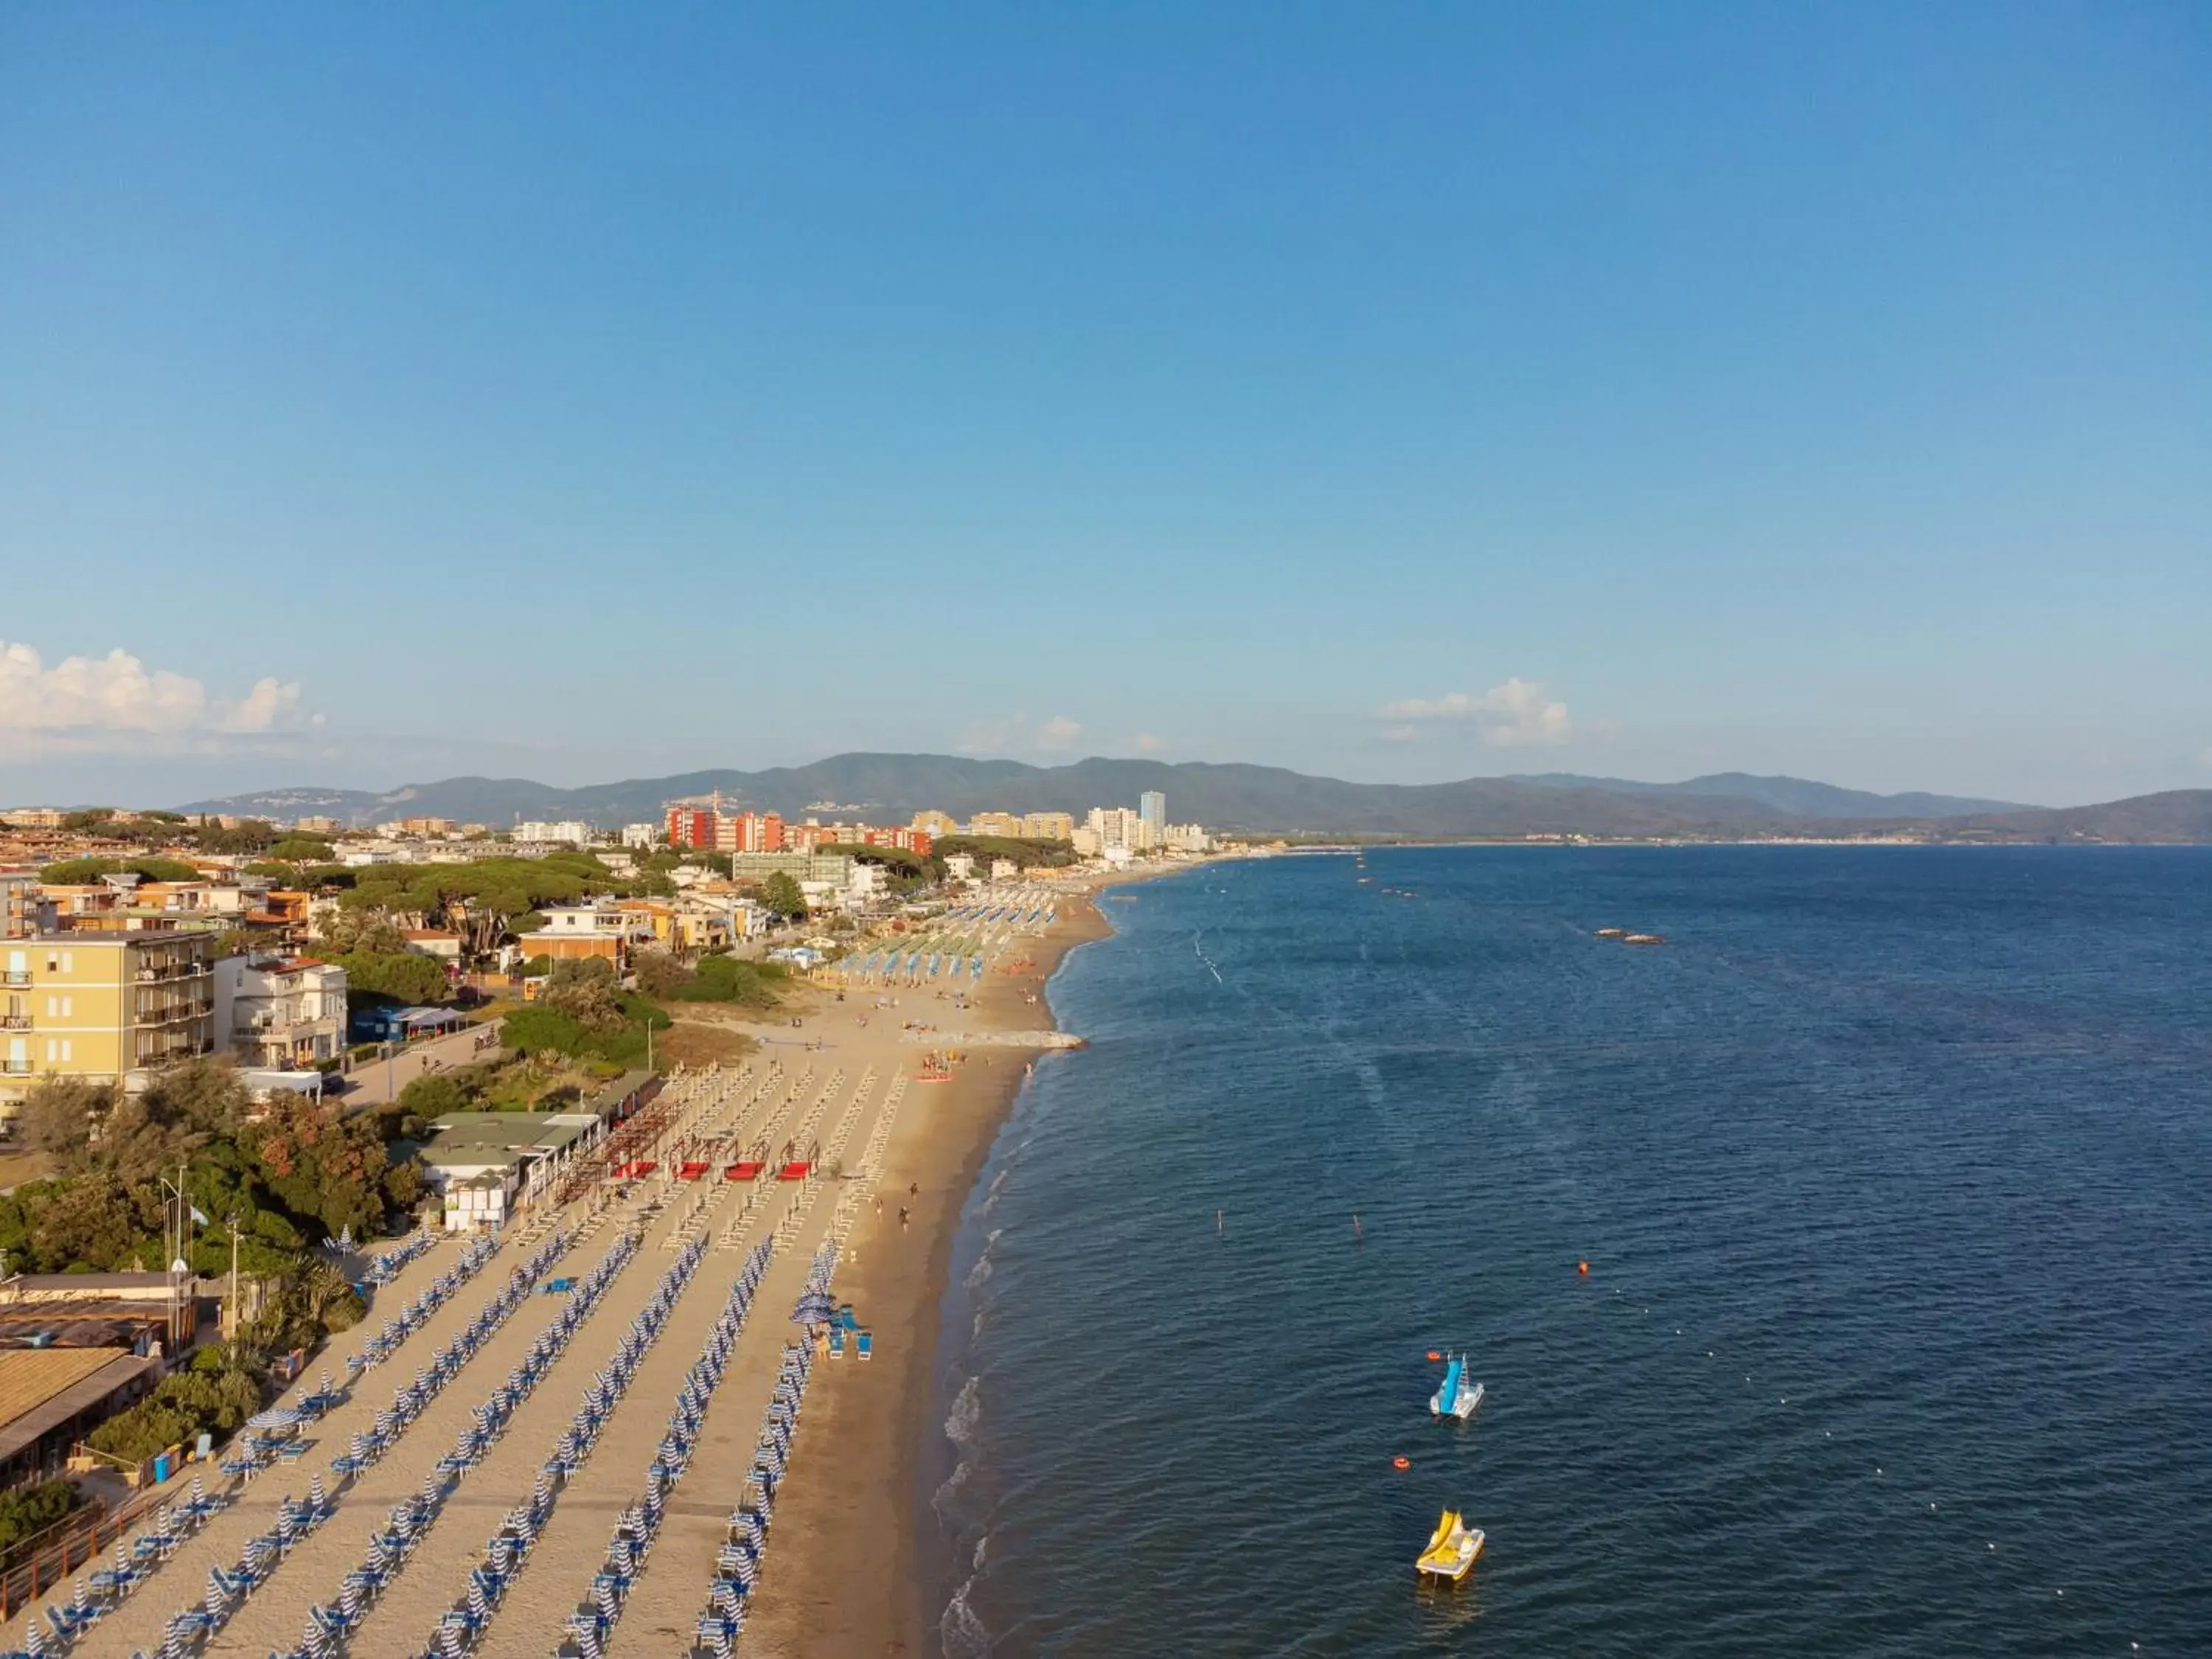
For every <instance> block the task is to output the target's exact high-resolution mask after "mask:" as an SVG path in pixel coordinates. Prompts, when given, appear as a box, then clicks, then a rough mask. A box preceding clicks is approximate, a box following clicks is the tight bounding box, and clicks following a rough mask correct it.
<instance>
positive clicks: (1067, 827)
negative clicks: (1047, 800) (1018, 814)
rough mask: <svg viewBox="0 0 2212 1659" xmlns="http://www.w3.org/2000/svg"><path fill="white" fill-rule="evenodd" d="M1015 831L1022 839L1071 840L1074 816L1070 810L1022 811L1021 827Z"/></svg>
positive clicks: (1073, 830) (1073, 829)
mask: <svg viewBox="0 0 2212 1659" xmlns="http://www.w3.org/2000/svg"><path fill="white" fill-rule="evenodd" d="M1016 833H1017V834H1018V835H1019V836H1021V837H1022V838H1023V839H1024V841H1068V840H1072V839H1073V836H1074V835H1075V817H1074V815H1073V813H1070V812H1024V813H1023V814H1022V827H1021V828H1020V829H1019V830H1018V831H1016Z"/></svg>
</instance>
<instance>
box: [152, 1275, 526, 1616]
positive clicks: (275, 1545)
mask: <svg viewBox="0 0 2212 1659" xmlns="http://www.w3.org/2000/svg"><path fill="white" fill-rule="evenodd" d="M479 1243H484V1244H486V1245H487V1246H489V1247H490V1248H495V1245H492V1243H491V1241H479ZM566 1249H568V1238H567V1236H566V1235H565V1234H559V1235H556V1236H555V1237H552V1238H550V1239H548V1240H547V1241H546V1242H545V1243H544V1244H543V1245H541V1246H539V1247H538V1250H537V1251H536V1252H535V1253H534V1254H533V1255H531V1256H530V1257H529V1259H528V1260H526V1261H524V1262H523V1263H521V1265H520V1266H519V1267H516V1268H514V1270H513V1272H512V1273H509V1274H508V1275H507V1283H506V1285H503V1286H502V1287H501V1291H500V1293H499V1294H498V1296H496V1297H494V1298H493V1299H492V1300H491V1301H490V1302H489V1303H487V1304H485V1305H484V1306H483V1308H482V1309H480V1310H478V1311H477V1316H476V1317H475V1318H474V1319H472V1320H471V1321H470V1322H469V1323H468V1324H467V1326H466V1327H465V1328H463V1329H462V1330H461V1331H460V1332H459V1334H457V1335H455V1336H454V1337H453V1340H451V1341H449V1342H447V1343H446V1344H445V1345H444V1346H441V1347H440V1348H439V1349H438V1350H437V1351H436V1352H435V1353H434V1354H433V1355H432V1356H431V1358H430V1363H429V1364H428V1365H427V1366H418V1367H417V1368H416V1372H415V1376H414V1379H413V1381H411V1382H410V1383H403V1384H402V1385H400V1386H399V1387H398V1388H397V1389H393V1390H392V1403H391V1405H390V1406H388V1407H386V1408H385V1409H384V1410H382V1411H380V1412H379V1413H377V1414H376V1417H375V1419H374V1425H373V1426H372V1427H371V1428H370V1429H369V1430H368V1431H365V1432H362V1433H359V1434H356V1435H355V1436H354V1437H353V1440H352V1443H351V1444H350V1446H349V1449H347V1450H346V1451H345V1452H343V1453H342V1454H340V1455H338V1456H337V1457H334V1458H332V1459H331V1471H332V1472H333V1473H334V1474H337V1476H338V1478H339V1479H340V1480H342V1481H343V1482H345V1483H346V1484H347V1485H350V1484H351V1483H352V1481H353V1480H356V1478H358V1477H359V1475H360V1474H362V1471H363V1470H365V1469H367V1468H368V1467H369V1466H370V1465H371V1464H373V1463H374V1462H376V1461H377V1460H378V1459H380V1458H381V1457H382V1456H383V1455H385V1453H386V1452H387V1451H389V1450H390V1449H392V1446H393V1445H395V1444H397V1443H398V1440H399V1438H400V1437H401V1436H402V1435H404V1434H405V1433H406V1432H407V1431H408V1429H409V1428H410V1426H412V1425H413V1424H414V1423H415V1421H416V1419H417V1418H419V1417H421V1415H422V1413H423V1411H424V1410H425V1409H426V1408H427V1407H428V1405H429V1403H430V1401H433V1400H434V1399H435V1398H436V1397H437V1395H438V1394H439V1393H440V1391H441V1390H442V1389H444V1388H445V1387H446V1385H447V1383H450V1382H452V1381H453V1378H454V1377H455V1376H459V1374H460V1370H461V1368H462V1366H464V1365H465V1364H467V1363H468V1362H469V1360H470V1359H471V1358H473V1357H474V1356H475V1354H476V1352H477V1350H478V1349H479V1348H481V1347H482V1346H483V1345H484V1343H485V1342H487V1341H488V1340H490V1338H491V1335H492V1334H493V1333H494V1332H495V1331H496V1330H498V1329H499V1328H500V1327H501V1325H503V1324H505V1323H506V1322H507V1319H508V1318H509V1317H511V1316H513V1312H514V1310H516V1309H517V1308H519V1307H520V1306H521V1305H522V1304H523V1303H524V1302H525V1301H526V1300H527V1299H528V1297H529V1295H530V1289H531V1286H532V1285H534V1284H535V1283H536V1282H537V1280H538V1278H539V1277H540V1276H541V1275H542V1274H543V1273H544V1272H545V1270H546V1269H547V1268H548V1267H551V1266H552V1265H553V1263H554V1262H555V1261H558V1260H559V1259H560V1256H561V1254H562V1251H564V1250H566ZM489 1254H490V1249H489V1248H487V1249H484V1250H483V1251H482V1252H481V1253H477V1252H476V1251H474V1249H473V1248H472V1249H471V1252H470V1253H469V1254H467V1255H464V1258H463V1261H464V1262H465V1264H466V1267H467V1271H468V1273H474V1272H475V1271H476V1270H477V1268H478V1267H482V1266H483V1262H484V1261H486V1260H488V1259H489ZM457 1273H460V1267H458V1266H457V1267H455V1268H454V1269H453V1270H450V1271H449V1272H448V1273H446V1274H444V1275H441V1278H440V1279H439V1283H438V1285H437V1286H434V1287H433V1288H434V1289H438V1288H440V1287H442V1289H441V1293H440V1296H439V1298H438V1299H439V1301H440V1302H443V1301H445V1300H447V1299H448V1298H449V1297H451V1296H452V1295H453V1292H454V1291H458V1290H459V1287H460V1285H459V1279H455V1274H457ZM461 1276H462V1277H465V1276H466V1275H465V1274H462V1275H461ZM447 1279H454V1282H453V1284H451V1285H447V1283H446V1281H447ZM425 1317H427V1315H425ZM417 1323H418V1324H419V1323H420V1321H419V1320H418V1321H417ZM440 1480H442V1477H434V1478H433V1480H431V1481H426V1482H425V1483H424V1491H423V1492H422V1493H421V1494H420V1495H418V1496H416V1497H414V1498H409V1499H408V1500H407V1501H406V1502H405V1503H404V1504H398V1505H396V1506H395V1507H394V1508H393V1509H392V1511H391V1514H390V1516H389V1517H388V1519H387V1522H386V1527H385V1528H384V1529H383V1530H382V1531H381V1532H380V1533H379V1534H377V1535H376V1537H375V1539H374V1540H373V1541H371V1544H370V1553H369V1570H368V1571H369V1573H370V1575H371V1576H370V1577H367V1578H362V1579H361V1581H360V1582H356V1577H357V1576H356V1575H349V1577H348V1580H347V1586H346V1590H345V1592H344V1594H343V1595H342V1596H341V1598H340V1603H339V1607H337V1608H335V1609H333V1608H325V1607H315V1608H313V1609H311V1615H312V1616H311V1617H310V1619H309V1620H308V1630H309V1634H308V1636H307V1638H305V1639H304V1640H303V1641H302V1643H301V1646H300V1648H299V1649H298V1650H296V1651H298V1652H300V1653H302V1654H305V1655H307V1656H309V1659H327V1656H328V1655H329V1654H330V1653H331V1650H333V1648H334V1647H335V1646H336V1644H337V1641H338V1639H339V1638H341V1637H342V1636H343V1633H344V1632H345V1631H346V1630H347V1629H349V1628H350V1626H351V1622H352V1621H353V1620H356V1619H358V1617H359V1616H360V1609H361V1607H362V1601H363V1598H364V1596H365V1595H367V1594H368V1593H369V1592H370V1591H371V1590H372V1589H374V1588H376V1587H377V1586H379V1585H380V1583H381V1578H380V1577H375V1576H374V1575H376V1574H380V1573H384V1572H388V1571H390V1566H391V1563H392V1560H393V1559H400V1560H404V1559H405V1555H406V1553H407V1551H409V1550H410V1549H412V1548H413V1546H414V1540H415V1538H416V1535H417V1534H418V1533H419V1532H420V1530H421V1528H422V1526H423V1525H424V1524H425V1521H424V1516H425V1514H426V1512H427V1510H428V1509H429V1508H430V1507H432V1506H435V1503H436V1501H437V1498H438V1494H437V1493H436V1492H435V1491H434V1486H435V1484H436V1483H437V1482H438V1481H440ZM341 1490H343V1488H341ZM336 1510H337V1503H336V1500H335V1499H334V1498H331V1497H328V1496H326V1495H325V1492H324V1489H323V1478H322V1476H321V1475H319V1474H318V1475H316V1476H315V1477H313V1480H311V1481H310V1482H309V1483H308V1487H307V1498H306V1499H305V1500H300V1499H295V1498H283V1499H281V1500H279V1502H278V1504H277V1511H276V1525H275V1526H274V1527H272V1528H270V1530H269V1531H267V1532H265V1533H262V1534H258V1535H257V1536H255V1537H253V1538H251V1539H248V1540H247V1541H246V1547H245V1549H244V1551H243V1552H242V1553H241V1554H240V1558H239V1559H238V1562H237V1564H236V1565H234V1567H232V1568H229V1569H228V1570H226V1569H224V1568H222V1567H212V1568H210V1569H209V1572H208V1586H207V1593H206V1595H205V1596H204V1599H203V1601H202V1602H201V1605H200V1606H199V1607H196V1608H194V1607H187V1608H185V1609H184V1610H182V1611H181V1612H179V1613H178V1614H177V1615H176V1617H175V1618H173V1619H172V1620H170V1621H169V1626H168V1630H167V1636H166V1638H164V1641H163V1644H162V1647H161V1659H185V1655H186V1654H187V1653H188V1652H189V1651H190V1650H191V1644H192V1643H193V1642H194V1641H196V1640H198V1639H200V1638H205V1637H210V1636H212V1635H214V1634H215V1633H216V1632H218V1631H220V1630H222V1627H223V1626H224V1625H226V1624H227V1623H228V1622H229V1620H230V1618H231V1616H232V1615H233V1614H234V1613H236V1612H237V1611H238V1609H239V1607H241V1606H242V1605H243V1604H244V1603H245V1601H246V1598H247V1597H248V1596H250V1595H252V1593H253V1592H254V1591H255V1590H256V1589H259V1588H260V1587H261V1586H262V1585H263V1584H264V1583H267V1582H268V1581H269V1579H270V1577H273V1576H274V1575H275V1573H276V1570H277V1568H279V1567H280V1566H282V1565H283V1563H284V1561H285V1559H286V1558H287V1557H288V1556H289V1554H290V1553H291V1551H292V1550H293V1548H294V1547H295V1546H296V1545H298V1544H299V1543H300V1542H301V1541H302V1540H303V1539H305V1538H306V1537H307V1534H309V1533H311V1532H313V1530H314V1529H315V1528H317V1527H319V1526H320V1525H321V1524H322V1523H323V1522H325V1521H327V1520H328V1519H329V1518H330V1517H331V1515H332V1514H333V1513H334V1512H335V1511H336Z"/></svg>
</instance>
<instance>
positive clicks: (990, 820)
mask: <svg viewBox="0 0 2212 1659" xmlns="http://www.w3.org/2000/svg"><path fill="white" fill-rule="evenodd" d="M968 833H969V835H971V836H1018V835H1020V834H1021V833H1022V820H1021V817H1020V816H1019V815H1018V814H1017V813H1013V812H978V813H976V814H975V816H974V817H970V818H969V820H968Z"/></svg>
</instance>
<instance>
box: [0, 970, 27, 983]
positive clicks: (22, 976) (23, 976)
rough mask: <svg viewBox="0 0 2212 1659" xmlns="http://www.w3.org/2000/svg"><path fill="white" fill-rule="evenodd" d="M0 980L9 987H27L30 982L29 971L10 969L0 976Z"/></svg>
mask: <svg viewBox="0 0 2212 1659" xmlns="http://www.w3.org/2000/svg"><path fill="white" fill-rule="evenodd" d="M0 978H4V979H5V980H6V981H7V982H8V983H9V984H10V985H28V984H29V983H30V982H31V970H30V969H27V968H10V969H8V971H7V973H6V974H5V975H0Z"/></svg>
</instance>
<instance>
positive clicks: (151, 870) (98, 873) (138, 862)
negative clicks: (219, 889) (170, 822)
mask: <svg viewBox="0 0 2212 1659" xmlns="http://www.w3.org/2000/svg"><path fill="white" fill-rule="evenodd" d="M120 875H137V876H138V877H140V878H143V879H144V880H147V881H197V880H199V879H201V877H200V872H198V871H197V870H195V869H193V868H192V866H191V865H189V864H186V863H185V861H184V860H182V859H165V858H136V859H98V858H87V859H66V860H63V861H62V862H61V863H59V864H50V865H48V866H46V868H45V869H43V870H41V871H40V872H39V879H40V881H42V882H46V883H49V884H54V885H58V886H80V885H83V884H87V883H90V882H95V881H98V880H99V879H100V878H101V877H102V876H120Z"/></svg>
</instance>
